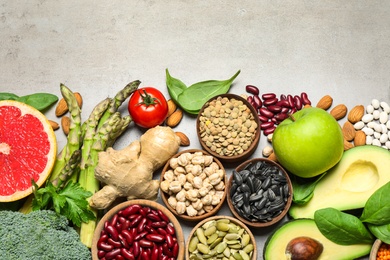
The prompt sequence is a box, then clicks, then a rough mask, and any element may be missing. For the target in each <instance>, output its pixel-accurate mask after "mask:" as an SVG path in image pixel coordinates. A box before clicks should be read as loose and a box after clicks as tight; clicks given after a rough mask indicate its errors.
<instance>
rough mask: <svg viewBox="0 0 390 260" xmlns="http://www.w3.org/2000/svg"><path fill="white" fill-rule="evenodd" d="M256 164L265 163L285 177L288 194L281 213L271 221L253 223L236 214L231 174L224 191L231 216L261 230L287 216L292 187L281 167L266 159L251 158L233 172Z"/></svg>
mask: <svg viewBox="0 0 390 260" xmlns="http://www.w3.org/2000/svg"><path fill="white" fill-rule="evenodd" d="M256 163H266V164H267V165H270V166H273V167H276V169H278V170H279V172H281V173H282V174H283V175H285V177H286V181H287V184H288V189H289V193H288V197H287V201H286V202H285V206H284V209H283V210H282V211H281V213H280V214H279V215H277V216H274V217H273V218H272V219H266V220H258V221H254V220H250V219H248V218H245V217H244V216H243V215H241V214H240V213H239V212H238V210H237V207H236V203H234V202H233V200H232V196H233V192H234V191H233V190H234V187H232V184H233V178H234V176H233V173H232V174H231V176H230V178H229V181H228V183H227V186H226V189H227V190H228V191H229V192H228V194H227V202H228V206H229V209H230V211H231V212H232V213H233V215H234V216H235V217H236V218H237V219H239V220H240V221H241V222H243V223H244V224H245V225H247V226H250V227H255V228H261V227H268V226H271V225H273V224H275V223H277V222H279V221H280V220H282V219H283V218H284V216H285V215H286V214H287V212H288V210H289V209H290V206H291V203H292V195H293V187H292V183H291V180H290V178H289V176H288V174H287V172H286V171H285V170H284V169H283V167H281V166H280V165H279V164H278V163H276V162H274V161H272V160H269V159H266V158H253V159H250V160H247V161H245V162H243V163H241V164H240V165H239V166H238V167H237V168H236V169H235V171H237V172H239V171H241V170H243V169H245V168H246V167H248V165H251V164H252V165H255V164H256ZM265 176H267V175H265ZM263 183H265V181H263ZM241 186H242V185H241ZM255 189H256V187H255ZM267 189H268V188H264V189H263V190H267ZM253 193H255V192H252V193H251V194H253ZM277 195H278V194H277ZM248 201H249V200H248ZM250 203H254V202H250Z"/></svg>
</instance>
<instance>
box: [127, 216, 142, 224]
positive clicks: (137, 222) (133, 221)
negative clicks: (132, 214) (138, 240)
mask: <svg viewBox="0 0 390 260" xmlns="http://www.w3.org/2000/svg"><path fill="white" fill-rule="evenodd" d="M143 218H144V217H143V216H142V215H137V217H136V218H134V219H133V220H132V221H131V223H130V227H136V226H138V224H139V222H140V221H141V220H142V219H143Z"/></svg>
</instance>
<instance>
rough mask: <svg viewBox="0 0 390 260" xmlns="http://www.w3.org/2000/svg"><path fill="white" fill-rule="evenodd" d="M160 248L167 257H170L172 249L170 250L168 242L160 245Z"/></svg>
mask: <svg viewBox="0 0 390 260" xmlns="http://www.w3.org/2000/svg"><path fill="white" fill-rule="evenodd" d="M162 249H163V253H164V254H165V255H167V256H169V257H172V255H173V254H172V251H171V250H170V248H169V247H168V244H163V246H162Z"/></svg>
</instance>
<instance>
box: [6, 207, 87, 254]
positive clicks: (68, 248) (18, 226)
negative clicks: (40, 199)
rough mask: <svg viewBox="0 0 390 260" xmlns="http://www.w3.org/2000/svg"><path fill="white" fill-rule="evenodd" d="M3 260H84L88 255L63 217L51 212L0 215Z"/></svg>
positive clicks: (39, 211)
mask: <svg viewBox="0 0 390 260" xmlns="http://www.w3.org/2000/svg"><path fill="white" fill-rule="evenodd" d="M0 257H1V259H3V260H8V259H9V260H11V259H12V260H19V259H20V260H46V259H47V260H49V259H50V260H57V259H58V260H72V259H75V260H76V259H77V260H84V259H92V256H91V252H90V250H89V248H88V247H86V246H85V245H84V244H83V243H81V241H80V237H79V235H78V234H77V232H76V230H75V229H74V228H73V227H71V226H69V221H68V220H67V218H66V217H64V216H61V215H58V214H57V213H55V212H54V211H51V210H37V211H33V212H31V213H29V214H23V213H20V212H17V211H0Z"/></svg>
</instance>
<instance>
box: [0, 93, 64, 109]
mask: <svg viewBox="0 0 390 260" xmlns="http://www.w3.org/2000/svg"><path fill="white" fill-rule="evenodd" d="M0 100H16V101H19V102H22V103H25V104H27V105H30V106H32V107H35V108H36V109H38V110H39V111H43V110H45V109H46V108H48V107H50V106H51V105H53V104H54V103H56V102H57V101H58V97H57V96H56V95H53V94H50V93H34V94H31V95H25V96H21V97H19V96H17V95H15V94H13V93H6V92H3V93H0Z"/></svg>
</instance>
